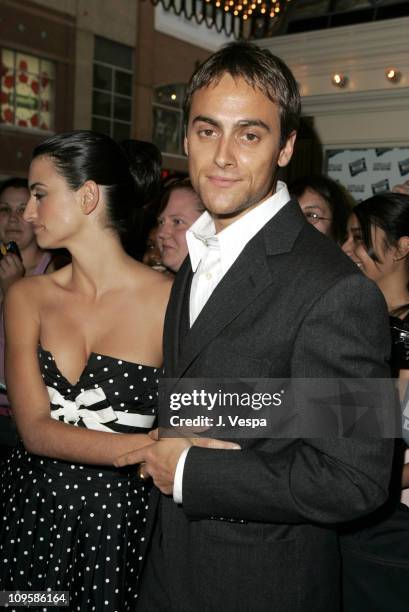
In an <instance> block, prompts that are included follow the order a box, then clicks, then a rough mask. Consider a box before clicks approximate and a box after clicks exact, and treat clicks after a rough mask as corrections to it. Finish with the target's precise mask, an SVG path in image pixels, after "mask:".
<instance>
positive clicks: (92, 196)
mask: <svg viewBox="0 0 409 612" xmlns="http://www.w3.org/2000/svg"><path fill="white" fill-rule="evenodd" d="M80 197H81V202H80V206H81V211H82V212H83V213H84V215H89V214H91V213H92V212H93V211H94V210H95V209H96V207H97V205H98V202H99V197H100V193H99V186H98V185H97V184H96V183H95V182H94V181H86V182H85V183H84V184H83V186H82V187H81V194H80Z"/></svg>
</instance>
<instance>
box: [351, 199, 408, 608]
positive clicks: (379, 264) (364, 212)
mask: <svg viewBox="0 0 409 612" xmlns="http://www.w3.org/2000/svg"><path fill="white" fill-rule="evenodd" d="M342 248H343V250H344V251H345V253H346V254H347V255H349V256H350V257H351V258H352V260H353V261H354V262H355V263H356V264H357V265H358V266H359V268H360V269H361V270H362V272H363V273H364V274H365V275H366V276H368V277H369V278H371V279H372V280H373V281H375V282H376V283H377V285H378V286H379V288H380V290H381V291H382V293H383V295H384V297H385V300H386V303H387V305H388V310H389V314H390V327H391V335H392V357H391V369H392V375H393V376H394V377H397V378H399V379H400V381H401V387H402V389H403V393H404V389H405V387H406V386H407V383H408V381H409V196H407V195H402V194H399V193H382V194H379V195H376V196H374V197H372V198H369V199H368V200H366V201H364V202H362V203H360V204H358V206H356V208H355V209H354V214H352V215H351V217H350V220H349V222H348V238H347V240H346V242H345V243H344V245H343V247H342ZM368 316H370V313H368ZM403 393H402V395H403ZM403 437H404V438H405V437H406V440H407V441H409V431H405V430H404V436H403ZM403 449H404V444H403V441H397V448H396V467H395V470H394V473H393V475H392V486H391V497H390V500H389V502H388V503H387V504H386V505H385V506H384V507H383V508H381V509H380V511H378V512H376V513H374V515H372V516H371V517H367V518H366V519H365V520H364V521H361V524H360V525H359V526H357V525H355V526H351V527H350V529H349V533H348V534H347V535H345V536H344V537H343V538H342V550H343V568H344V572H343V575H344V611H345V612H373V611H375V610H376V611H379V612H389V611H392V610H393V612H407V610H408V601H409V599H408V591H407V585H408V581H409V507H408V506H407V505H405V504H404V503H400V502H399V497H401V502H405V500H406V503H407V504H408V505H409V496H408V492H409V489H408V487H409V463H408V461H409V456H408V452H406V463H405V464H404V465H403V468H402V463H403V459H402V454H403V452H402V451H403Z"/></svg>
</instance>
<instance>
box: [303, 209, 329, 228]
mask: <svg viewBox="0 0 409 612" xmlns="http://www.w3.org/2000/svg"><path fill="white" fill-rule="evenodd" d="M304 216H305V218H306V219H307V221H308V223H311V224H312V225H317V223H318V221H332V219H331V218H330V217H321V215H319V214H318V213H316V212H310V211H307V212H305V213H304Z"/></svg>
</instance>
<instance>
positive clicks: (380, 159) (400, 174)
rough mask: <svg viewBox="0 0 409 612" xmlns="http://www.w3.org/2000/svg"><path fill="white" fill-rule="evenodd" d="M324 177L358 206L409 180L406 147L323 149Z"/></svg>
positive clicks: (408, 154) (408, 149)
mask: <svg viewBox="0 0 409 612" xmlns="http://www.w3.org/2000/svg"><path fill="white" fill-rule="evenodd" d="M325 153H326V174H328V176H330V177H331V178H332V179H334V180H336V181H338V182H339V183H341V184H342V185H343V186H344V187H346V188H347V189H348V191H349V192H350V194H351V195H352V197H353V198H354V199H355V200H356V201H357V202H360V201H361V200H366V198H370V197H371V196H373V195H375V194H377V193H381V192H383V191H390V190H391V189H392V187H393V186H394V185H398V184H399V183H404V182H405V181H407V180H408V179H409V147H408V148H377V149H326V152H325Z"/></svg>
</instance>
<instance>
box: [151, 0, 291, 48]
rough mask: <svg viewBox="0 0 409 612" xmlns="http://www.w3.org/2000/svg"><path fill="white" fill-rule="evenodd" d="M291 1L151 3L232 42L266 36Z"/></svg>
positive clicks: (174, 0) (167, 0)
mask: <svg viewBox="0 0 409 612" xmlns="http://www.w3.org/2000/svg"><path fill="white" fill-rule="evenodd" d="M290 1H291V0H151V2H152V4H154V5H155V6H156V5H158V4H160V5H162V7H163V8H164V10H165V11H172V12H173V13H174V14H175V15H178V16H179V15H182V16H183V17H185V18H186V19H188V20H194V21H195V22H196V23H197V24H199V25H200V24H202V23H204V24H206V26H207V27H208V28H214V29H215V30H216V31H217V32H218V33H221V32H224V34H226V36H234V37H235V38H236V39H242V38H246V39H247V38H253V37H254V36H255V33H256V31H257V37H258V38H259V37H261V36H262V35H263V34H264V35H266V36H267V35H268V33H269V31H270V30H271V25H272V22H273V21H274V22H276V21H277V20H278V19H280V18H281V17H282V15H283V13H284V11H285V9H286V7H287V5H288V3H289V2H290Z"/></svg>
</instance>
